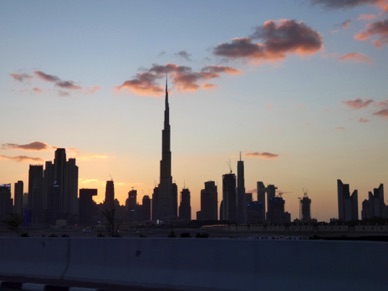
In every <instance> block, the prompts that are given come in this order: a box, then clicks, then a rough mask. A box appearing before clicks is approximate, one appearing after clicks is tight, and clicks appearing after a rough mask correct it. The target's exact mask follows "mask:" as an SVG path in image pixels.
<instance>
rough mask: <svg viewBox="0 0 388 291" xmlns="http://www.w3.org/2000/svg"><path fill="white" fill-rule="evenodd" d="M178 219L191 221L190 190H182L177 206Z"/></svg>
mask: <svg viewBox="0 0 388 291" xmlns="http://www.w3.org/2000/svg"><path fill="white" fill-rule="evenodd" d="M179 218H180V219H182V220H185V221H190V220H191V204H190V190H189V189H187V188H183V189H182V191H181V201H180V205H179Z"/></svg>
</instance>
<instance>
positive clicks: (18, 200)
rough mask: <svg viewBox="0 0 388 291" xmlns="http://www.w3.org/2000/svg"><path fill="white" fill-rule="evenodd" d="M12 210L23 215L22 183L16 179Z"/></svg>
mask: <svg viewBox="0 0 388 291" xmlns="http://www.w3.org/2000/svg"><path fill="white" fill-rule="evenodd" d="M14 190H15V192H14V199H15V200H14V203H15V207H14V211H15V213H16V214H18V215H20V216H22V215H23V193H24V192H23V191H24V184H23V181H17V182H16V183H15V187H14Z"/></svg>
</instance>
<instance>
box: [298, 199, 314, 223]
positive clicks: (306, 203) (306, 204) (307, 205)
mask: <svg viewBox="0 0 388 291" xmlns="http://www.w3.org/2000/svg"><path fill="white" fill-rule="evenodd" d="M299 219H300V221H302V222H310V221H311V199H310V198H309V197H308V196H307V193H305V194H304V196H303V198H300V201H299Z"/></svg>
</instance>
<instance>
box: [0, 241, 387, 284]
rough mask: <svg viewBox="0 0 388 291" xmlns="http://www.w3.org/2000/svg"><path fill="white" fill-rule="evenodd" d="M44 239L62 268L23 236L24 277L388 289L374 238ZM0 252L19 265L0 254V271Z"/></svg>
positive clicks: (381, 250)
mask: <svg viewBox="0 0 388 291" xmlns="http://www.w3.org/2000/svg"><path fill="white" fill-rule="evenodd" d="M4 240H7V239H0V241H1V245H2V246H3V242H4ZM8 240H9V239H8ZM19 240H21V241H22V240H24V241H26V242H28V241H30V240H33V239H31V238H21V239H19ZM46 240H47V241H50V243H46V250H47V251H48V253H51V254H53V253H57V252H60V253H62V255H59V254H56V256H57V257H55V258H56V259H58V264H59V265H61V267H59V265H58V266H57V270H56V271H55V272H54V271H53V270H50V267H49V266H50V264H51V266H52V265H53V262H52V260H49V259H48V257H49V256H48V255H44V257H43V260H41V259H40V256H38V255H34V254H33V253H34V249H35V248H36V249H37V252H38V253H42V247H41V246H40V245H39V243H35V244H33V245H31V246H26V244H24V242H23V243H22V244H19V247H26V248H27V249H28V251H23V253H24V255H25V262H26V263H27V264H28V266H29V268H24V269H23V272H26V274H29V275H31V269H30V268H33V267H34V266H35V265H36V266H40V267H39V268H38V269H41V271H40V272H38V273H39V274H40V275H42V271H44V270H47V271H48V273H47V274H49V275H50V276H53V275H54V273H56V275H58V273H61V270H62V271H63V273H62V275H61V278H62V279H63V280H67V281H73V282H77V281H79V282H93V283H97V284H116V285H123V286H140V287H146V288H147V287H149V288H159V289H166V288H169V289H180V290H294V289H295V290H328V289H334V290H338V289H340V290H387V287H388V277H387V276H386V265H387V262H388V244H387V243H381V242H355V241H289V240H285V241H281V240H273V241H271V240H268V241H263V240H231V239H195V238H187V239H183V238H159V239H156V238H155V239H152V238H54V239H52V240H49V239H46ZM43 241H45V240H44V239H42V241H41V242H40V243H42V242H43ZM66 242H67V243H66ZM14 245H15V244H12V243H10V244H7V247H8V248H10V250H9V251H10V252H11V253H14V254H15V252H17V249H18V248H15V247H14ZM47 247H49V248H51V249H50V250H48V249H47ZM2 249H3V247H2ZM27 253H31V255H30V256H28V255H27ZM66 253H67V254H68V261H66V255H64V254H66ZM3 255H4V256H5V257H6V261H8V262H12V261H13V262H12V264H13V267H12V270H17V269H18V268H17V266H21V264H22V263H23V260H21V259H20V256H16V257H15V258H19V259H16V260H12V256H11V255H9V254H7V252H3V251H2V252H0V275H4V270H5V269H6V268H4V266H3ZM54 265H56V264H54ZM44 266H46V267H44ZM18 272H19V274H20V273H21V272H22V271H18ZM11 273H12V272H11ZM8 274H10V272H8ZM47 274H46V275H47ZM43 275H44V276H45V274H43Z"/></svg>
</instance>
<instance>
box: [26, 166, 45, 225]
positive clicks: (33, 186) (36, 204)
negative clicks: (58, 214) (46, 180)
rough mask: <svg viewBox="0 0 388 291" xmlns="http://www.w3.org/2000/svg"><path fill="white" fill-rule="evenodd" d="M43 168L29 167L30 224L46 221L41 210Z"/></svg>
mask: <svg viewBox="0 0 388 291" xmlns="http://www.w3.org/2000/svg"><path fill="white" fill-rule="evenodd" d="M43 201H44V199H43V166H42V165H30V170H29V172H28V208H29V209H30V211H31V213H32V223H34V224H41V223H44V222H45V221H46V217H45V214H44V209H43Z"/></svg>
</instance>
